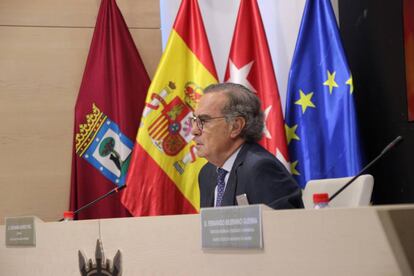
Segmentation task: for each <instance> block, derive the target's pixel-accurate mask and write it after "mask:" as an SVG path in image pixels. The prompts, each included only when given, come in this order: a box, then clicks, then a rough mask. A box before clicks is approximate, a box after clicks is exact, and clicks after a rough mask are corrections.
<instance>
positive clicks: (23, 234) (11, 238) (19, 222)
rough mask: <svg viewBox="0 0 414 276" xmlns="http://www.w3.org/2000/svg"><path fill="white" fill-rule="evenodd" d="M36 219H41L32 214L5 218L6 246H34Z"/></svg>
mask: <svg viewBox="0 0 414 276" xmlns="http://www.w3.org/2000/svg"><path fill="white" fill-rule="evenodd" d="M36 221H41V220H40V219H39V218H37V217H34V216H30V217H9V218H6V231H5V233H6V246H7V247H35V246H36V228H35V225H36Z"/></svg>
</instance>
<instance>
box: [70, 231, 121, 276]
mask: <svg viewBox="0 0 414 276" xmlns="http://www.w3.org/2000/svg"><path fill="white" fill-rule="evenodd" d="M78 255H79V269H80V272H81V275H82V276H98V275H111V276H121V274H122V269H121V251H119V250H118V251H117V252H116V254H115V257H114V259H113V261H112V262H111V260H109V259H106V258H105V254H104V251H103V246H102V241H101V240H100V239H98V240H97V241H96V249H95V262H93V261H92V259H89V260H88V259H87V258H86V256H85V255H84V254H83V253H82V252H81V251H80V250H79V251H78Z"/></svg>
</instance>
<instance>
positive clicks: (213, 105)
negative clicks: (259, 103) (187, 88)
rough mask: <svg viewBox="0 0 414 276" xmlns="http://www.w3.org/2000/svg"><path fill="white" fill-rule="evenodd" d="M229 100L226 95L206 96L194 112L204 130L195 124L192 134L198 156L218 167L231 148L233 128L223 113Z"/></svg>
mask: <svg viewBox="0 0 414 276" xmlns="http://www.w3.org/2000/svg"><path fill="white" fill-rule="evenodd" d="M227 101H228V99H227V96H226V95H225V94H224V93H220V92H218V93H208V94H206V95H204V96H203V97H202V98H201V100H200V102H199V105H198V108H197V109H196V110H195V111H194V115H195V116H197V117H198V118H199V119H200V120H201V122H202V129H200V128H199V127H198V126H197V124H196V123H194V124H193V128H192V131H191V132H192V134H193V135H194V138H193V140H194V141H195V143H196V149H197V155H198V156H200V157H204V158H206V159H207V160H208V161H209V162H211V163H212V164H214V165H216V166H221V165H223V163H224V161H225V160H226V159H227V158H228V153H227V151H228V150H229V148H231V145H232V143H233V140H232V138H231V136H230V135H231V126H230V124H229V123H228V122H227V121H226V119H225V118H224V117H223V114H222V113H221V111H222V109H223V107H224V106H225V104H226V103H227Z"/></svg>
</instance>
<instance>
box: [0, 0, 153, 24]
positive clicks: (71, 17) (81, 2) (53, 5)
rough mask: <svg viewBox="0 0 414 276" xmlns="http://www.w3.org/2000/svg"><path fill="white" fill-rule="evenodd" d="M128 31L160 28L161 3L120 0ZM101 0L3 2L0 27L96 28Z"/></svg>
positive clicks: (7, 0)
mask: <svg viewBox="0 0 414 276" xmlns="http://www.w3.org/2000/svg"><path fill="white" fill-rule="evenodd" d="M117 3H118V6H119V8H120V10H121V12H122V14H123V16H124V18H125V21H126V23H127V25H128V26H129V28H155V29H159V28H160V16H159V1H155V0H139V1H136V0H118V1H117ZM99 5H100V1H99V0H86V1H85V0H70V1H67V0H31V1H27V0H2V1H0V25H9V26H10V25H11V26H15V25H22V26H71V27H94V26H95V21H96V16H97V14H98V9H99Z"/></svg>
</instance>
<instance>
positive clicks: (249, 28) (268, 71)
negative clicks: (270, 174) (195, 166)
mask: <svg viewBox="0 0 414 276" xmlns="http://www.w3.org/2000/svg"><path fill="white" fill-rule="evenodd" d="M224 79H225V80H226V81H227V82H233V83H239V84H242V85H244V86H246V87H247V88H249V89H250V90H252V91H253V92H255V93H256V94H257V96H258V97H259V98H260V100H261V101H262V109H263V111H264V114H265V128H264V133H263V134H264V135H263V139H262V140H261V141H260V144H261V145H262V146H264V147H265V148H266V149H267V150H268V151H270V152H271V153H273V154H274V155H276V157H277V158H278V159H279V160H280V161H281V162H282V163H283V164H284V165H285V166H286V167H287V168H288V160H289V159H288V151H287V146H286V136H285V128H284V120H283V113H282V108H281V104H280V97H279V91H278V87H277V82H276V77H275V72H274V70H273V64H272V59H271V57H270V51H269V46H268V44H267V38H266V34H265V31H264V27H263V22H262V18H261V16H260V11H259V7H258V5H257V2H256V0H241V1H240V7H239V13H238V15H237V21H236V27H235V30H234V34H233V40H232V44H231V48H230V55H229V60H228V63H227V69H226V74H225V77H224Z"/></svg>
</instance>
